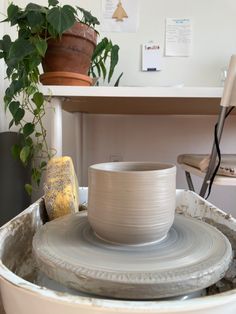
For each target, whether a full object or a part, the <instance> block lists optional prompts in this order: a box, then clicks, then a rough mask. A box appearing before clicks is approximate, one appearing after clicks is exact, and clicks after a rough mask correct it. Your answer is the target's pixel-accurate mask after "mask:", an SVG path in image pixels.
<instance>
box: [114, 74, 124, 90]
mask: <svg viewBox="0 0 236 314" xmlns="http://www.w3.org/2000/svg"><path fill="white" fill-rule="evenodd" d="M123 74H124V73H123V72H122V73H121V74H120V75H119V77H118V79H117V80H116V82H115V84H114V86H115V87H117V86H119V84H120V79H121V78H122V76H123Z"/></svg>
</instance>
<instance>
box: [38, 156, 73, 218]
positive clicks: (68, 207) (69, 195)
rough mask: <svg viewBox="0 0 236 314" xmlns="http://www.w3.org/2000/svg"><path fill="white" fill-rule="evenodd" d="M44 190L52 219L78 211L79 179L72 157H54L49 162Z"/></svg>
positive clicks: (47, 207)
mask: <svg viewBox="0 0 236 314" xmlns="http://www.w3.org/2000/svg"><path fill="white" fill-rule="evenodd" d="M44 192H45V195H44V199H45V206H46V211H47V213H48V216H49V219H50V220H53V219H55V218H58V217H61V216H64V215H67V214H71V213H75V212H77V211H78V208H79V195H78V180H77V177H76V174H75V170H74V166H73V162H72V159H71V158H70V157H66V156H65V157H54V158H52V159H51V160H50V161H49V162H48V165H47V171H46V182H45V186H44Z"/></svg>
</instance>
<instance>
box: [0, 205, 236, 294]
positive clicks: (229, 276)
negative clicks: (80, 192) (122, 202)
mask: <svg viewBox="0 0 236 314" xmlns="http://www.w3.org/2000/svg"><path fill="white" fill-rule="evenodd" d="M196 206H199V204H197V205H196ZM201 207H202V208H201V210H200V213H201V214H202V211H203V210H204V207H205V206H204V202H202V204H201ZM188 208H189V207H188V206H181V207H180V208H178V209H177V212H179V213H181V214H184V215H185V216H193V214H194V212H193V213H191V214H190V213H189V212H188ZM81 209H82V208H80V210H81ZM205 210H206V211H208V213H209V210H210V209H209V208H207V209H205ZM211 210H215V211H217V209H216V208H214V207H212V209H211ZM196 214H198V217H197V218H199V219H201V220H203V221H205V222H207V223H209V224H211V225H213V226H215V227H216V228H217V229H219V230H220V231H221V232H223V233H224V234H225V236H226V237H227V238H228V239H229V241H230V242H231V245H232V248H233V251H234V252H236V232H235V231H233V230H231V229H230V228H229V227H227V226H225V225H223V224H221V223H219V222H218V221H217V220H216V221H214V220H213V219H211V218H206V217H204V215H202V216H201V215H200V214H199V212H198V213H197V211H196ZM220 214H221V213H220V212H219V211H218V212H217V215H220ZM205 215H206V212H205ZM222 215H223V214H222ZM223 218H224V219H228V220H230V219H231V216H230V215H227V214H225V215H224V217H223ZM214 219H215V218H214ZM46 221H47V216H46V211H45V208H44V205H43V201H42V202H41V203H40V206H39V208H38V209H37V210H36V209H35V210H34V214H32V213H26V214H24V215H22V216H20V217H19V218H17V219H15V220H14V221H13V222H12V223H11V224H10V225H9V227H8V236H7V238H6V239H5V241H4V249H3V250H2V252H3V253H2V261H3V264H5V266H6V267H8V268H9V269H10V270H11V271H12V272H14V273H15V274H16V275H18V276H20V277H22V278H23V279H25V280H27V281H29V282H31V283H34V284H37V285H39V286H45V287H46V288H48V289H52V290H55V291H58V293H60V294H63V292H61V287H60V285H59V284H58V285H55V286H54V285H53V286H52V283H51V286H50V285H49V284H48V283H47V281H44V282H42V279H40V271H39V270H38V268H37V266H36V263H35V260H34V257H33V255H32V239H33V236H34V234H35V231H36V230H37V228H38V227H39V226H41V225H42V224H43V222H46ZM235 288H236V257H235V254H234V258H233V261H232V263H231V265H230V267H229V269H228V271H227V272H226V274H225V276H224V278H223V279H221V280H220V281H218V282H217V283H216V284H214V285H213V286H211V287H209V288H208V289H207V295H212V294H218V293H221V292H224V291H229V290H232V289H235ZM69 293H70V292H69ZM71 294H72V293H71Z"/></svg>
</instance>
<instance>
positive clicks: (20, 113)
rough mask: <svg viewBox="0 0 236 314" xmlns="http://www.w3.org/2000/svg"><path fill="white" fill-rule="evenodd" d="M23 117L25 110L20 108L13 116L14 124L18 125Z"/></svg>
mask: <svg viewBox="0 0 236 314" xmlns="http://www.w3.org/2000/svg"><path fill="white" fill-rule="evenodd" d="M24 115H25V110H24V109H22V108H18V109H17V111H16V113H15V116H14V120H15V124H16V125H18V124H19V123H20V121H21V120H22V119H23V117H24Z"/></svg>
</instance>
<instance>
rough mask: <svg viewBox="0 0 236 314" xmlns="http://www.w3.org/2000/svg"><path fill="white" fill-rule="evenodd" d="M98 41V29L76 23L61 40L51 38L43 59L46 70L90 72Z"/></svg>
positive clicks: (84, 73)
mask: <svg viewBox="0 0 236 314" xmlns="http://www.w3.org/2000/svg"><path fill="white" fill-rule="evenodd" d="M96 43H97V33H96V31H95V30H94V29H93V28H91V27H89V26H88V25H85V24H83V23H79V22H78V23H75V24H74V25H73V26H72V27H71V28H70V29H69V30H67V31H66V32H65V33H64V34H63V35H62V37H61V39H60V40H56V39H50V40H49V41H48V49H47V52H46V54H45V57H44V59H43V61H42V66H43V70H44V72H58V71H63V72H74V73H80V74H83V75H87V74H88V69H89V67H90V62H91V57H92V54H93V51H94V49H95V47H96Z"/></svg>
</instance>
